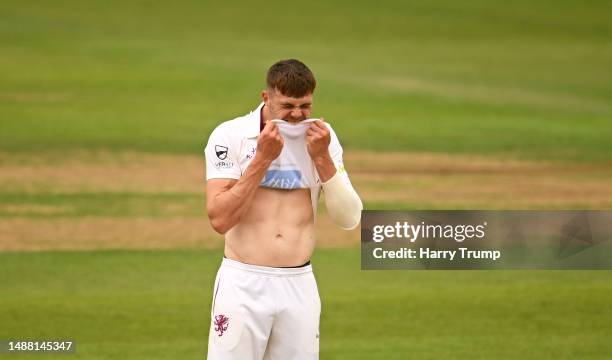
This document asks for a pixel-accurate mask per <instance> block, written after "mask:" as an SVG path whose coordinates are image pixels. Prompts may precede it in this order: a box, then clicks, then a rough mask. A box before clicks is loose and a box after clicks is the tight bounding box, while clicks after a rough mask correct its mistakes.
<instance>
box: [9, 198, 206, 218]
mask: <svg viewBox="0 0 612 360" xmlns="http://www.w3.org/2000/svg"><path fill="white" fill-rule="evenodd" d="M0 204H2V205H4V207H0V218H10V217H28V218H66V217H69V218H77V217H85V216H111V217H128V218H129V217H134V216H145V217H180V216H187V217H189V216H204V195H203V194H202V193H199V194H197V193H132V192H97V193H88V192H85V193H45V192H43V193H22V192H10V193H3V192H0Z"/></svg>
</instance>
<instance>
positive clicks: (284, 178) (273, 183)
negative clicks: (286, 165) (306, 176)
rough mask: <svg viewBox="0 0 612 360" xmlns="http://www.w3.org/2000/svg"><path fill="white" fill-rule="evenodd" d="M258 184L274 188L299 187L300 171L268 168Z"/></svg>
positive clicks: (300, 183) (300, 180) (300, 181)
mask: <svg viewBox="0 0 612 360" xmlns="http://www.w3.org/2000/svg"><path fill="white" fill-rule="evenodd" d="M260 185H261V186H264V187H269V188H275V189H299V188H301V185H302V173H301V172H300V171H299V170H268V171H267V172H266V176H265V177H264V179H263V180H262V181H261V184H260Z"/></svg>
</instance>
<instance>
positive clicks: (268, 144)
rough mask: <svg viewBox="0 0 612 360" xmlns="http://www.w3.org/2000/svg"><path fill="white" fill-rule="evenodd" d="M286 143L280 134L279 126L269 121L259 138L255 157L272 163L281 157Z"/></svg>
mask: <svg viewBox="0 0 612 360" xmlns="http://www.w3.org/2000/svg"><path fill="white" fill-rule="evenodd" d="M284 143H285V142H284V140H283V137H282V136H281V135H280V134H279V132H278V126H276V124H275V123H273V122H272V121H268V122H267V123H266V126H265V127H264V129H263V130H262V131H261V133H259V137H258V138H257V152H256V154H255V157H256V158H260V159H262V160H265V161H267V162H272V161H273V160H274V159H276V158H277V157H278V156H279V155H280V153H281V151H282V150H283V145H284Z"/></svg>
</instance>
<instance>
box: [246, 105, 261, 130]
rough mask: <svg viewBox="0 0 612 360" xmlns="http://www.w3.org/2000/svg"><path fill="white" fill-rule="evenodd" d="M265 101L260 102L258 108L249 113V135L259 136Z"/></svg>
mask: <svg viewBox="0 0 612 360" xmlns="http://www.w3.org/2000/svg"><path fill="white" fill-rule="evenodd" d="M263 106H264V103H263V102H262V103H261V104H259V106H258V107H257V109H255V110H253V111H251V112H250V113H249V114H248V115H247V122H248V123H247V127H248V128H247V137H248V138H254V137H258V136H259V132H260V127H259V126H260V124H261V109H262V108H263Z"/></svg>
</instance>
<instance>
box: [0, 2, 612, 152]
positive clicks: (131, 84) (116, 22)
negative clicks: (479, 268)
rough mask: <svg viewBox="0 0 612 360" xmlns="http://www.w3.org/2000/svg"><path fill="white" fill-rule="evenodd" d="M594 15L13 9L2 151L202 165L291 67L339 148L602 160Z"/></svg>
mask: <svg viewBox="0 0 612 360" xmlns="http://www.w3.org/2000/svg"><path fill="white" fill-rule="evenodd" d="M610 14H612V5H611V4H610V2H607V1H589V2H576V1H536V2H533V1H526V0H523V1H518V2H512V3H506V4H493V3H491V2H488V1H471V2H469V3H461V4H458V3H456V2H454V1H438V2H433V3H423V2H415V1H412V2H407V1H383V2H367V1H357V2H355V1H350V2H349V1H335V2H333V3H329V2H309V3H308V4H307V5H304V6H303V7H298V8H297V9H296V8H294V7H289V6H287V4H286V3H284V2H280V1H272V2H268V3H266V7H265V9H262V6H261V4H259V3H250V2H246V1H229V2H223V3H218V2H216V3H207V2H201V1H179V2H174V3H173V4H172V5H166V6H163V5H161V4H153V3H144V2H130V3H125V2H119V1H116V2H108V1H88V2H86V3H83V2H78V1H70V0H69V1H54V2H53V3H52V4H51V3H48V2H43V1H30V2H20V1H8V2H6V1H5V2H4V3H3V5H2V7H0V15H1V16H2V19H3V20H2V22H1V24H0V53H1V54H2V56H1V57H0V78H1V79H2V81H1V82H0V150H5V151H35V152H40V151H46V150H49V149H58V150H66V151H70V150H72V149H76V148H89V149H99V148H104V149H114V150H124V149H134V150H142V151H150V152H178V153H193V154H199V153H201V151H202V148H203V146H204V144H205V142H206V140H207V137H208V134H209V133H210V131H211V129H212V128H213V127H214V126H216V125H217V124H218V123H219V122H221V121H223V120H226V119H230V118H233V117H235V116H238V115H240V114H243V113H246V112H248V111H249V110H251V109H252V108H254V107H255V106H256V105H257V103H258V101H259V100H258V98H259V91H260V90H261V89H262V87H263V83H264V74H265V71H266V70H267V67H268V66H269V65H270V64H271V63H273V62H274V61H276V60H278V59H280V58H288V57H297V58H300V59H303V60H304V61H305V62H306V63H307V64H308V65H310V67H311V68H312V69H313V70H314V72H315V74H316V76H317V78H318V89H317V92H316V99H315V114H314V115H316V116H325V117H326V119H327V120H328V121H329V122H330V123H332V124H333V126H334V127H335V128H336V129H337V131H338V133H339V134H340V137H341V140H342V141H343V143H344V145H345V147H347V148H352V149H373V150H402V151H433V152H459V153H477V154H506V155H507V154H509V155H511V156H517V157H523V158H538V159H540V158H542V159H555V160H574V161H610V160H612V147H611V144H612V141H610V139H612V121H611V120H612V117H611V115H612V103H611V99H612V73H611V72H610V71H609V65H610V63H612V47H611V46H610V41H611V39H612V16H610Z"/></svg>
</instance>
